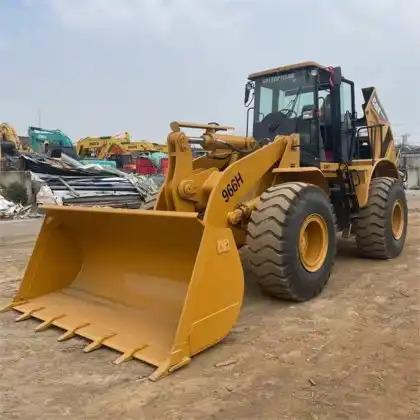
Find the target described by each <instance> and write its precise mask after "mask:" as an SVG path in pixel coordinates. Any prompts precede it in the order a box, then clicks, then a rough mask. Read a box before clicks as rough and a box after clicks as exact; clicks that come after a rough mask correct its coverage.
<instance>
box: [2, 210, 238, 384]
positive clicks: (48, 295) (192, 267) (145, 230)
mask: <svg viewBox="0 0 420 420" xmlns="http://www.w3.org/2000/svg"><path fill="white" fill-rule="evenodd" d="M242 297H243V274H242V267H241V263H240V259H239V254H238V251H237V249H236V245H235V242H234V239H233V236H232V232H231V230H230V229H228V228H215V227H206V226H204V224H203V223H202V221H201V220H199V219H198V217H197V214H196V213H182V212H166V211H164V212H162V211H145V210H119V209H99V208H96V209H92V208H90V209H87V208H77V207H58V206H57V207H55V206H51V207H47V208H46V217H45V221H44V224H43V227H42V229H41V232H40V234H39V237H38V240H37V242H36V245H35V249H34V251H33V254H32V257H31V259H30V261H29V264H28V267H27V269H26V272H25V276H24V278H23V281H22V284H21V287H20V290H19V291H18V293H17V295H16V297H15V298H14V300H13V302H12V303H11V304H10V305H9V308H14V309H16V310H17V311H19V312H22V315H20V316H19V317H18V318H17V320H22V319H26V318H29V317H31V316H32V317H35V318H38V319H40V320H42V321H43V323H42V324H39V325H38V326H37V328H36V330H37V331H40V330H43V329H45V328H47V327H48V326H50V325H55V326H57V327H60V328H62V329H64V330H65V332H64V334H63V335H61V336H60V337H59V340H64V339H67V338H70V337H72V336H74V335H75V334H77V335H80V336H82V337H86V338H88V339H90V340H92V342H91V343H90V344H88V345H87V347H86V348H85V349H84V351H86V352H88V351H91V350H95V349H96V348H98V347H100V346H101V345H104V346H107V347H110V348H112V349H115V350H117V351H119V352H121V353H122V355H120V356H119V357H118V358H117V359H116V361H115V363H120V362H122V361H124V360H127V359H130V358H136V359H140V360H143V361H145V362H147V363H150V364H152V365H155V366H157V367H158V369H157V370H156V371H155V372H154V373H153V374H152V376H151V378H152V379H157V378H159V377H161V376H164V375H166V374H168V373H169V372H171V371H173V370H175V369H176V368H178V367H180V366H182V365H184V364H187V363H188V362H189V361H190V358H191V356H192V355H194V354H196V353H198V352H200V351H201V350H203V349H205V348H206V347H209V346H211V345H213V344H215V343H217V342H218V341H220V340H221V339H222V338H223V337H224V336H226V335H227V334H228V332H229V331H230V329H231V327H232V325H233V324H234V322H235V320H236V318H237V316H238V313H239V310H240V306H241V302H242Z"/></svg>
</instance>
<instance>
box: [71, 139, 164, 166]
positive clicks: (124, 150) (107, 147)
mask: <svg viewBox="0 0 420 420" xmlns="http://www.w3.org/2000/svg"><path fill="white" fill-rule="evenodd" d="M76 151H77V154H78V155H79V157H80V159H82V161H83V162H87V163H92V162H95V163H101V161H103V160H109V161H115V162H116V166H117V167H118V168H122V169H124V170H129V171H132V172H135V171H136V158H137V157H147V158H148V159H149V160H151V162H153V160H154V159H157V158H158V157H160V158H162V157H163V156H164V155H162V154H163V153H165V154H166V153H167V151H168V146H167V145H166V144H159V143H153V142H150V141H146V140H141V141H131V136H130V134H129V133H128V132H124V133H121V134H116V135H114V136H102V137H85V138H83V139H80V140H79V141H78V142H77V145H76ZM159 160H160V159H159Z"/></svg>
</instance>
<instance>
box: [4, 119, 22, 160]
mask: <svg viewBox="0 0 420 420" xmlns="http://www.w3.org/2000/svg"><path fill="white" fill-rule="evenodd" d="M22 150H23V146H22V144H21V142H20V139H19V136H18V135H17V133H16V130H15V129H14V128H13V127H12V126H11V125H10V124H8V123H1V124H0V158H1V157H2V156H3V155H15V154H16V152H19V151H22Z"/></svg>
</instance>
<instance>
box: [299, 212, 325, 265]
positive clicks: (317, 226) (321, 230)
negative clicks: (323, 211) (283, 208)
mask: <svg viewBox="0 0 420 420" xmlns="http://www.w3.org/2000/svg"><path fill="white" fill-rule="evenodd" d="M298 247H299V257H300V261H301V263H302V265H303V266H304V267H305V269H306V270H307V271H310V272H315V271H318V270H319V269H320V268H321V267H322V265H323V264H324V261H325V258H326V256H327V252H328V228H327V223H326V222H325V220H324V218H323V217H322V216H320V215H319V214H317V213H313V214H310V215H309V216H307V217H306V218H305V220H304V221H303V223H302V226H301V228H300V233H299V244H298Z"/></svg>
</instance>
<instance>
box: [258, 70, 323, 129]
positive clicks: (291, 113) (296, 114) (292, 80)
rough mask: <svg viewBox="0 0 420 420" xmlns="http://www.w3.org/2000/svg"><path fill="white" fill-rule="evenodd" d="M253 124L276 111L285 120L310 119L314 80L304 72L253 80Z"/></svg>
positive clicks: (306, 71) (313, 100)
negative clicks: (285, 118)
mask: <svg viewBox="0 0 420 420" xmlns="http://www.w3.org/2000/svg"><path fill="white" fill-rule="evenodd" d="M255 99H256V101H255V105H256V106H255V108H256V109H255V113H254V122H261V121H262V120H263V119H264V118H265V117H267V116H268V115H270V114H273V113H278V112H280V113H281V114H283V116H285V117H288V118H300V117H302V118H304V119H307V118H312V116H313V110H314V103H315V96H314V81H313V78H312V77H311V75H310V71H308V70H307V69H304V70H298V71H294V72H290V73H283V74H279V75H272V76H267V77H264V78H261V79H257V80H256V81H255Z"/></svg>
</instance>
